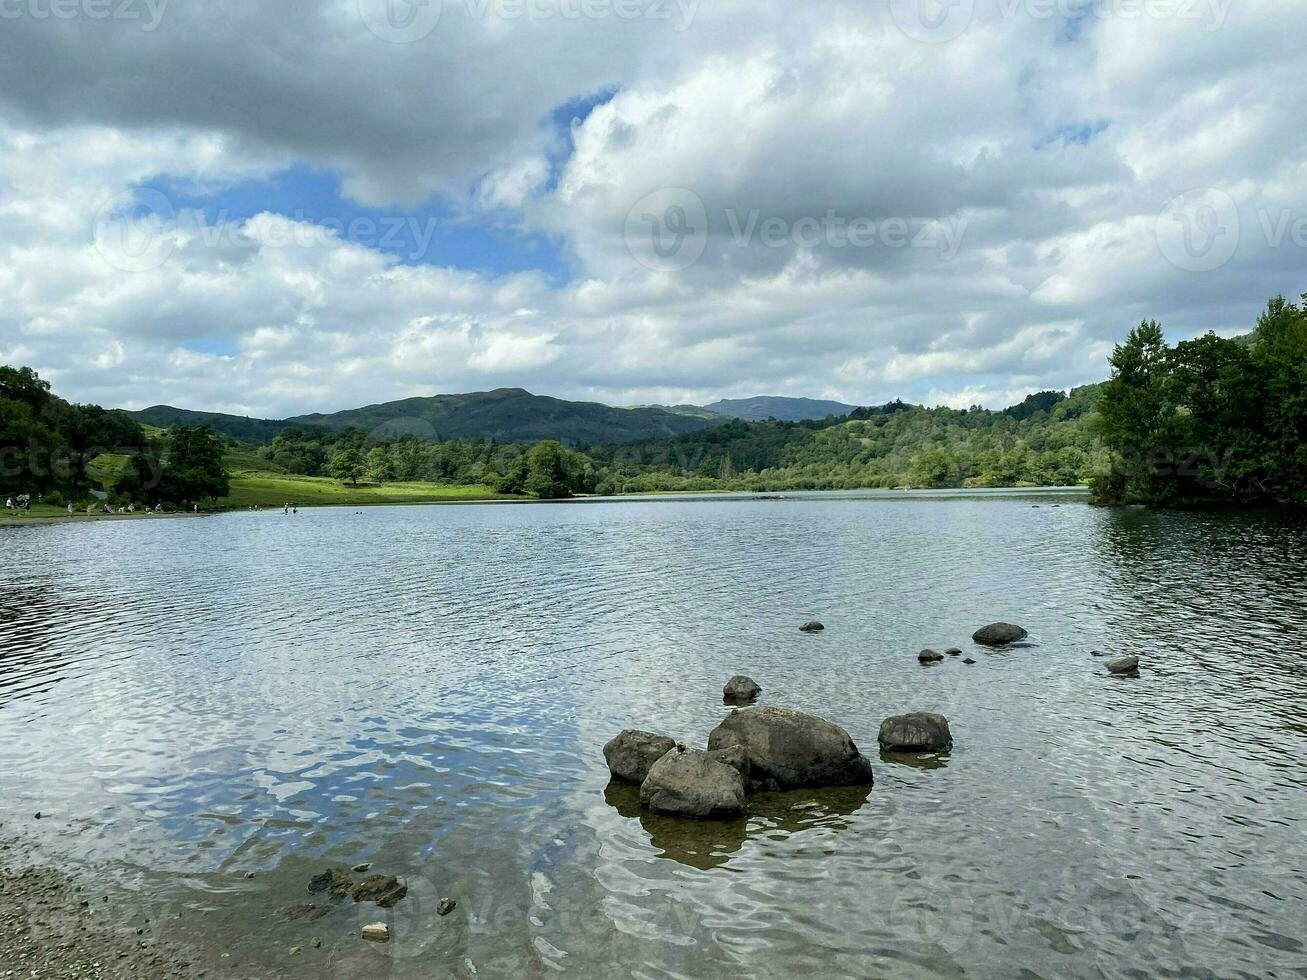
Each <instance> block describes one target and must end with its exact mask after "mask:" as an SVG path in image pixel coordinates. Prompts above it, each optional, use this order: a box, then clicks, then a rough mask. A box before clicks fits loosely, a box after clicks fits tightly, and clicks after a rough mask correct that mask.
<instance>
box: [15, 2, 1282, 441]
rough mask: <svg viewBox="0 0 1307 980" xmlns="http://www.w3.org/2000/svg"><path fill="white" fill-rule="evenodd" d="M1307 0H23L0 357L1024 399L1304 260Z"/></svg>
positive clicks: (538, 383) (46, 363) (249, 387)
mask: <svg viewBox="0 0 1307 980" xmlns="http://www.w3.org/2000/svg"><path fill="white" fill-rule="evenodd" d="M1304 36H1307V4H1303V3H1301V0H1257V2H1253V0H848V2H846V0H823V2H822V3H786V2H772V0H320V2H316V3H311V2H304V3H275V4H274V3H267V2H255V0H0V363H10V364H25V365H30V366H32V367H34V368H36V369H37V370H38V371H40V372H41V374H42V375H43V376H44V377H46V378H48V379H49V380H50V381H51V382H52V383H53V384H54V386H55V390H56V391H57V392H58V393H60V394H62V395H63V396H64V397H67V398H70V399H73V400H77V401H89V402H95V403H99V404H104V405H107V406H113V407H124V408H142V407H145V406H148V405H152V404H159V403H165V404H173V405H179V406H182V407H187V408H194V409H203V410H210V411H222V412H231V413H236V414H243V415H246V414H247V415H254V416H262V417H284V416H287V415H292V414H299V413H303V412H309V411H335V410H339V409H344V408H350V407H355V406H358V405H362V404H369V403H374V402H378V401H387V400H391V399H397V398H404V397H410V396H414V395H428V394H436V393H445V392H462V391H483V390H489V389H493V388H497V387H525V388H528V389H530V390H532V391H535V392H537V393H541V394H550V395H556V396H559V397H564V398H577V399H585V400H595V401H603V402H608V403H610V404H650V403H666V404H671V403H698V404H702V403H706V402H710V401H713V400H715V399H717V398H721V397H746V396H752V395H759V394H771V395H796V396H808V397H817V398H834V399H838V400H840V401H844V402H848V403H852V404H874V403H882V402H885V401H887V400H890V399H893V398H903V399H905V400H907V401H912V402H918V403H926V404H930V405H944V404H946V405H952V406H955V407H966V406H969V405H973V404H981V405H985V406H987V407H991V408H1000V407H1003V406H1005V405H1008V404H1012V403H1014V402H1016V401H1019V400H1020V399H1021V398H1022V397H1024V396H1025V395H1026V394H1028V393H1030V392H1032V391H1036V390H1040V389H1045V388H1068V387H1071V386H1073V385H1077V384H1084V383H1089V382H1094V381H1098V380H1102V379H1103V378H1104V377H1105V376H1106V375H1107V372H1108V367H1107V360H1106V359H1107V356H1108V354H1109V353H1110V352H1111V349H1112V346H1113V344H1114V343H1116V342H1118V341H1120V340H1121V339H1122V338H1123V337H1124V336H1125V334H1126V333H1127V332H1128V331H1129V330H1130V328H1131V327H1132V326H1134V325H1137V324H1138V322H1139V321H1140V320H1141V319H1144V318H1157V319H1159V320H1161V321H1162V323H1163V326H1164V328H1165V329H1166V331H1167V334H1168V336H1169V337H1171V338H1172V339H1182V338H1186V337H1192V336H1196V335H1198V334H1200V333H1203V332H1205V331H1208V330H1215V331H1217V332H1218V333H1221V334H1224V335H1232V334H1235V333H1241V332H1246V331H1247V330H1248V329H1250V327H1251V326H1252V325H1253V323H1254V322H1255V320H1256V316H1257V314H1258V312H1259V311H1260V310H1261V309H1262V308H1263V307H1264V305H1265V303H1266V301H1267V300H1268V299H1269V298H1270V297H1271V296H1273V295H1275V294H1277V293H1283V294H1285V295H1287V296H1290V297H1296V296H1298V295H1299V294H1300V293H1302V292H1304V291H1307V152H1304V151H1305V149H1307V147H1305V144H1307V127H1304V126H1303V125H1302V121H1303V120H1304V119H1307V85H1304V84H1303V68H1304V56H1303V55H1302V54H1301V39H1302V38H1303V37H1304Z"/></svg>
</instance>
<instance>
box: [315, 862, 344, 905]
mask: <svg viewBox="0 0 1307 980" xmlns="http://www.w3.org/2000/svg"><path fill="white" fill-rule="evenodd" d="M353 887H354V882H353V880H352V879H351V878H350V876H349V875H347V874H345V872H343V871H341V870H340V869H339V868H328V869H327V870H326V871H324V872H322V874H318V875H314V876H313V877H312V878H311V879H310V880H309V894H311V895H316V894H318V892H327V893H328V894H329V895H330V896H331V897H332V898H344V897H345V896H346V895H348V894H349V890H350V889H351V888H353Z"/></svg>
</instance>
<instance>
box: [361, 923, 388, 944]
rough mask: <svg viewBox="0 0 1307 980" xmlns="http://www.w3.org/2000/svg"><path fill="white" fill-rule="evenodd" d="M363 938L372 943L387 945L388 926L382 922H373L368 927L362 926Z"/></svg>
mask: <svg viewBox="0 0 1307 980" xmlns="http://www.w3.org/2000/svg"><path fill="white" fill-rule="evenodd" d="M363 938H364V939H369V940H371V941H372V942H374V943H388V942H390V926H388V925H386V924H385V923H384V922H374V923H372V924H371V925H369V926H364V927H363Z"/></svg>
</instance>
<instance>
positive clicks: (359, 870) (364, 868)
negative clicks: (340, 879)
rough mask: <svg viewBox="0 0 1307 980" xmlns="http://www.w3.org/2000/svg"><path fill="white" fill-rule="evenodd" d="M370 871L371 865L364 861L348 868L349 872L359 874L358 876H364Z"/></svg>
mask: <svg viewBox="0 0 1307 980" xmlns="http://www.w3.org/2000/svg"><path fill="white" fill-rule="evenodd" d="M371 869H372V863H371V862H369V861H364V862H363V863H362V864H356V865H354V867H352V868H350V870H351V871H353V872H354V873H355V874H360V875H361V874H366V873H367V872H368V871H370V870H371Z"/></svg>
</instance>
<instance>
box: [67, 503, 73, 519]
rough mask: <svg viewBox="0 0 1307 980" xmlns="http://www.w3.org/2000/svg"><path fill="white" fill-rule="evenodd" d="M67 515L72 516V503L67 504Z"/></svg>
mask: <svg viewBox="0 0 1307 980" xmlns="http://www.w3.org/2000/svg"><path fill="white" fill-rule="evenodd" d="M68 516H69V517H72V516H73V505H72V504H69V505H68Z"/></svg>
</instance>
